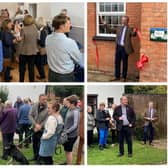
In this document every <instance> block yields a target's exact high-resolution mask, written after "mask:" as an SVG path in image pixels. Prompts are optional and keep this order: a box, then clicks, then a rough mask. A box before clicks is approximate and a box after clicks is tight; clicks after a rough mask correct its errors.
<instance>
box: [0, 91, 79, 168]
mask: <svg viewBox="0 0 168 168" xmlns="http://www.w3.org/2000/svg"><path fill="white" fill-rule="evenodd" d="M0 106H1V108H0V109H1V111H0V129H1V133H2V143H3V151H2V159H3V160H8V158H9V156H10V154H9V150H10V145H11V144H15V145H16V146H18V148H19V149H20V150H22V148H23V147H24V148H30V147H31V146H30V144H31V143H32V148H33V149H32V150H33V151H32V158H29V161H34V162H35V164H46V165H52V164H54V161H53V156H54V154H55V148H56V145H57V141H58V138H59V136H60V134H59V133H60V131H61V130H60V129H62V131H63V132H64V134H66V137H67V139H66V141H65V142H64V144H63V146H64V151H65V157H66V158H65V162H64V163H61V164H72V161H73V155H72V150H73V146H74V143H75V142H76V140H77V137H78V136H79V124H80V123H79V122H80V111H81V103H80V100H79V98H78V97H77V96H76V95H71V96H68V97H66V98H64V101H63V103H60V102H58V101H56V100H52V101H48V100H47V96H46V95H45V94H40V95H39V100H38V102H32V101H31V99H30V98H25V99H24V100H22V98H21V97H19V96H18V97H17V101H16V102H15V103H14V105H12V102H11V101H10V100H7V101H6V102H5V103H4V104H3V103H1V105H0ZM58 130H59V131H58ZM14 134H18V135H19V142H18V143H17V141H16V140H14ZM23 136H24V137H23ZM23 145H24V146H23ZM25 157H26V156H25Z"/></svg>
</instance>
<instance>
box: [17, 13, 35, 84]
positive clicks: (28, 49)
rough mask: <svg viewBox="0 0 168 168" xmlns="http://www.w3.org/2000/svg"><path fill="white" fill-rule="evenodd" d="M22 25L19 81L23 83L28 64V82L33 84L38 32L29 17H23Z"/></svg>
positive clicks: (32, 19)
mask: <svg viewBox="0 0 168 168" xmlns="http://www.w3.org/2000/svg"><path fill="white" fill-rule="evenodd" d="M23 24H24V27H23V29H22V31H21V37H22V42H21V48H20V57H19V80H20V82H24V76H25V71H26V64H28V72H29V81H30V82H34V62H35V57H36V55H37V40H38V31H37V28H36V26H35V24H34V18H33V17H32V16H31V15H26V16H25V17H24V20H23Z"/></svg>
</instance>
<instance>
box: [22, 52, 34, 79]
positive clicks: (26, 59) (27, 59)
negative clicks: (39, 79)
mask: <svg viewBox="0 0 168 168" xmlns="http://www.w3.org/2000/svg"><path fill="white" fill-rule="evenodd" d="M34 62H35V55H20V57H19V81H20V82H24V76H25V72H26V64H28V72H29V81H30V82H34Z"/></svg>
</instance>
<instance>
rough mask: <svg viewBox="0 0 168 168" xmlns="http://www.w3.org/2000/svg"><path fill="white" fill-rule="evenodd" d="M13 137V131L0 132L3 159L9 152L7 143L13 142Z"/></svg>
mask: <svg viewBox="0 0 168 168" xmlns="http://www.w3.org/2000/svg"><path fill="white" fill-rule="evenodd" d="M13 137H14V133H8V134H5V133H2V141H3V154H2V157H3V158H4V159H7V157H8V155H9V153H8V148H9V145H10V144H12V143H13Z"/></svg>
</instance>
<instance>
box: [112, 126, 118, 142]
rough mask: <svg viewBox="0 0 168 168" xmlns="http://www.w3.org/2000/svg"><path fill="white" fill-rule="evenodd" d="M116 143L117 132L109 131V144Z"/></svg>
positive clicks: (114, 130)
mask: <svg viewBox="0 0 168 168" xmlns="http://www.w3.org/2000/svg"><path fill="white" fill-rule="evenodd" d="M117 142H118V132H117V130H116V129H112V130H111V143H112V144H115V143H117Z"/></svg>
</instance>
